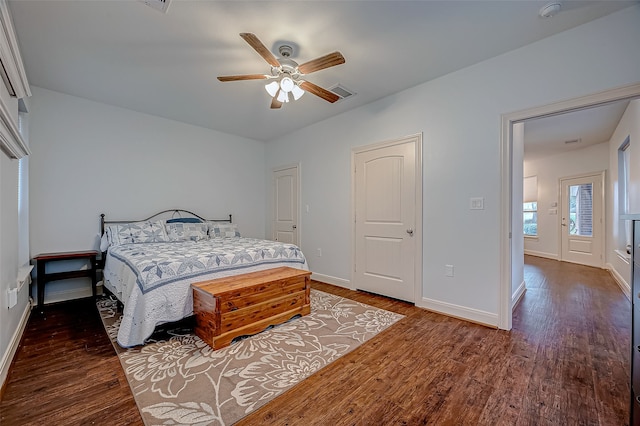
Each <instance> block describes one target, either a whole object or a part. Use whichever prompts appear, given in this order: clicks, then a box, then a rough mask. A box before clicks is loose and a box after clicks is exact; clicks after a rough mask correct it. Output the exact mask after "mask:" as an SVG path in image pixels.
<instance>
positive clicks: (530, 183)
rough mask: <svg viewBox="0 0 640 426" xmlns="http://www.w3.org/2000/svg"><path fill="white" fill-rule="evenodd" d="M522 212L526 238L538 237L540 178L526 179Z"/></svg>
mask: <svg viewBox="0 0 640 426" xmlns="http://www.w3.org/2000/svg"><path fill="white" fill-rule="evenodd" d="M523 201H524V203H523V204H522V212H523V215H524V216H523V221H522V223H523V231H524V235H525V236H527V235H528V236H537V235H538V177H537V176H530V177H526V178H524V190H523Z"/></svg>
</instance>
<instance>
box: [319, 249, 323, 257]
mask: <svg viewBox="0 0 640 426" xmlns="http://www.w3.org/2000/svg"><path fill="white" fill-rule="evenodd" d="M318 257H322V249H321V248H319V249H318Z"/></svg>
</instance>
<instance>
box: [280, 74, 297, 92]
mask: <svg viewBox="0 0 640 426" xmlns="http://www.w3.org/2000/svg"><path fill="white" fill-rule="evenodd" d="M293 86H295V84H294V82H293V80H291V78H289V77H284V78H283V79H282V80H280V88H281V89H282V91H284V92H287V93H289V92H290V91H291V89H293Z"/></svg>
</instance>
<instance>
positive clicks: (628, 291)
mask: <svg viewBox="0 0 640 426" xmlns="http://www.w3.org/2000/svg"><path fill="white" fill-rule="evenodd" d="M606 268H607V269H608V270H609V273H610V274H611V276H612V277H613V279H614V280H615V282H616V283H617V284H618V287H620V290H622V292H623V293H624V295H625V296H627V299H629V300H631V286H630V285H629V283H628V282H626V281H625V280H624V278H622V275H620V274H619V273H618V271H616V269H615V268H614V267H613V265H612V264H610V263H607V264H606Z"/></svg>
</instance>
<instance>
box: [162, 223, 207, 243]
mask: <svg viewBox="0 0 640 426" xmlns="http://www.w3.org/2000/svg"><path fill="white" fill-rule="evenodd" d="M167 235H168V236H169V241H200V240H205V239H206V238H207V224H206V223H179V222H172V223H167Z"/></svg>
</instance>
